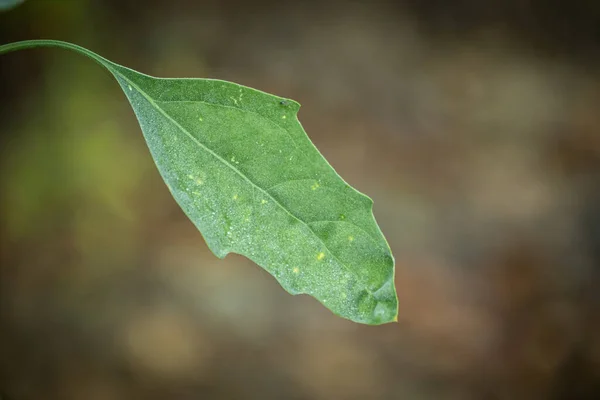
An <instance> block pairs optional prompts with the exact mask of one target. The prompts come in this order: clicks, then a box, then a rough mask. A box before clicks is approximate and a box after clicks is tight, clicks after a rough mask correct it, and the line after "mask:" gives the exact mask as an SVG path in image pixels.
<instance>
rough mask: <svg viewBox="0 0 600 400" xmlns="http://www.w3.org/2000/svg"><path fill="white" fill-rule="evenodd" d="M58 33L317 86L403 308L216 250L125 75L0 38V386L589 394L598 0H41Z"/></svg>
mask: <svg viewBox="0 0 600 400" xmlns="http://www.w3.org/2000/svg"><path fill="white" fill-rule="evenodd" d="M37 38H51V39H61V40H67V41H70V42H74V43H77V44H80V45H82V46H85V47H87V48H90V49H91V50H93V51H96V52H98V53H99V54H101V55H103V56H105V57H107V58H109V59H110V60H113V61H115V62H117V63H120V64H123V65H126V66H129V67H131V68H134V69H136V70H138V71H141V72H145V73H148V74H151V75H157V76H164V77H184V76H189V77H210V78H220V79H225V80H231V81H234V82H238V83H241V84H245V85H248V86H252V87H255V88H258V89H262V90H265V91H268V92H272V93H275V94H278V95H281V96H285V97H290V98H293V99H296V100H298V101H300V102H301V103H302V104H303V107H302V110H301V111H300V119H301V121H302V123H303V124H304V126H305V128H306V130H307V132H308V134H309V136H310V137H311V139H312V140H313V141H314V142H315V144H316V145H317V147H318V148H319V149H320V150H321V152H322V153H323V154H324V155H325V156H326V157H327V158H328V160H329V161H330V162H331V163H332V165H333V166H334V168H336V170H337V171H338V172H339V173H340V174H341V175H342V176H343V177H344V178H345V179H346V180H347V181H348V182H350V183H351V184H352V185H353V186H355V187H357V188H358V189H359V190H361V191H363V192H365V193H367V194H368V195H369V196H371V197H372V198H373V199H374V200H375V209H374V212H375V216H376V218H377V219H378V221H379V223H380V225H381V228H382V230H383V232H384V233H385V235H386V237H387V238H388V240H389V242H390V245H391V247H392V250H393V251H394V254H395V257H396V262H397V265H396V270H397V272H396V276H397V282H396V285H397V290H398V295H399V300H400V313H399V323H397V324H389V325H385V326H380V327H367V326H360V325H357V324H353V323H351V322H348V321H345V320H342V319H340V318H337V317H335V316H333V315H332V314H331V313H330V312H329V311H327V310H326V309H324V308H323V307H322V306H321V305H319V304H318V303H317V302H316V301H315V300H313V299H311V298H309V297H306V296H298V297H292V296H289V295H288V294H286V293H285V292H284V291H283V289H281V288H280V287H279V286H278V284H277V283H276V282H275V280H274V279H273V278H271V277H270V276H269V275H268V274H267V273H265V272H264V271H263V270H261V269H260V268H259V267H257V266H256V265H254V264H252V263H251V262H249V261H248V260H246V259H245V258H243V257H240V256H235V255H230V256H228V257H227V258H226V259H225V260H218V259H217V258H216V257H214V256H213V255H212V254H211V253H210V252H209V250H208V249H207V247H206V245H205V244H204V242H203V240H202V237H201V235H200V234H199V233H198V232H197V231H196V230H195V228H194V227H193V225H192V224H191V223H190V222H189V221H188V220H187V219H186V217H185V216H184V214H183V213H182V212H181V211H180V209H179V208H178V206H177V205H176V204H175V202H174V200H173V199H172V198H171V197H170V195H169V193H168V190H167V189H166V187H165V185H164V183H163V182H162V181H161V178H160V177H159V175H158V172H157V171H156V169H155V167H154V165H153V162H152V160H151V158H150V154H149V152H148V150H147V149H146V145H145V143H144V141H143V137H142V135H141V132H140V129H139V126H138V125H137V122H136V120H135V117H134V115H133V112H132V110H131V108H130V107H129V105H128V103H127V101H126V99H125V97H124V96H123V94H122V93H121V92H120V89H119V87H118V85H117V84H116V82H114V80H113V78H111V77H110V76H109V75H108V73H107V72H106V71H103V70H102V69H101V68H100V67H98V66H97V65H95V64H94V63H92V62H90V61H89V60H87V59H86V58H84V57H81V56H79V55H76V54H73V53H69V52H65V51H63V50H59V49H36V50H28V51H22V52H18V53H11V54H9V55H2V56H0V151H1V152H0V165H1V167H0V188H1V189H0V207H1V208H0V210H1V211H0V215H1V220H0V233H1V237H0V246H1V247H0V250H1V267H0V313H1V314H0V392H1V393H2V395H1V396H3V397H1V398H2V400H22V399H44V400H52V399H60V400H63V399H64V400H71V399H73V400H75V399H85V400H88V399H89V400H100V399H116V400H118V399H149V400H152V399H178V400H179V399H298V400H300V399H411V400H412V399H414V400H434V399H435V400H438V399H439V400H446V399H448V400H458V399H528V400H530V399H553V400H563V399H565V400H568V399H574V400H579V399H599V398H600V307H599V305H600V295H599V292H600V112H599V111H600V69H599V66H600V2H598V1H595V0H589V1H585V0H571V1H558V0H552V1H548V0H546V1H542V0H539V1H538V0H530V1H520V0H506V1H500V0H498V1H487V2H484V1H467V0H462V1H444V0H420V1H419V0H410V1H404V2H399V3H389V2H388V3H384V2H377V1H370V2H368V1H365V2H358V1H354V2H342V1H320V2H317V1H300V2H288V1H282V0H276V1H271V0H256V1H249V2H245V1H242V0H238V1H216V0H211V1H197V0H187V1H168V2H165V1H159V0H147V1H134V0H81V1H49V0H48V1H43V0H38V1H35V0H27V1H25V3H24V4H23V5H21V6H19V7H17V8H15V9H13V10H11V11H8V12H4V13H0V43H6V42H9V41H16V40H24V39H37Z"/></svg>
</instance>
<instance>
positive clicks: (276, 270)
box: [0, 41, 398, 325]
mask: <svg viewBox="0 0 600 400" xmlns="http://www.w3.org/2000/svg"><path fill="white" fill-rule="evenodd" d="M35 46H57V47H63V48H68V49H71V50H75V51H77V52H79V53H82V54H84V55H86V56H88V57H90V58H92V59H94V60H95V61H96V62H98V63H100V64H101V65H103V66H104V67H106V68H107V69H108V70H109V71H110V72H111V73H112V74H113V75H114V77H115V78H116V79H117V81H118V82H119V84H120V85H121V88H122V89H123V91H124V93H125V95H126V96H127V98H128V99H129V101H130V103H131V105H132V107H133V109H134V111H135V114H136V116H137V118H138V121H139V123H140V126H141V128H142V132H143V133H144V137H145V138H146V142H147V144H148V147H149V149H150V152H151V153H152V156H153V158H154V161H155V163H156V165H157V167H158V170H159V171H160V174H161V176H162V177H163V179H164V181H165V182H166V184H167V186H168V188H169V190H170V191H171V194H172V195H173V197H174V198H175V200H176V201H177V203H178V204H179V205H180V207H181V208H182V209H183V211H184V212H185V214H186V215H187V216H188V217H189V218H190V220H191V221H192V222H193V223H194V224H195V225H196V227H197V228H198V229H199V230H200V232H201V233H202V235H203V237H204V238H205V240H206V243H207V244H208V246H209V247H210V249H211V250H212V252H213V253H214V254H215V255H216V256H217V257H219V258H223V257H225V255H227V254H228V253H237V254H242V255H244V256H246V257H248V258H249V259H251V260H252V261H254V262H255V263H257V264H258V265H260V266H261V267H263V268H264V269H265V270H267V271H268V272H269V273H270V274H271V275H273V276H274V277H275V278H276V279H277V280H278V282H279V283H280V284H281V286H282V287H283V288H284V289H285V290H286V291H288V292H289V293H291V294H300V293H306V294H309V295H311V296H313V297H314V298H316V299H317V300H319V301H320V302H321V303H322V304H323V305H325V306H326V307H327V308H329V309H330V310H331V311H333V312H334V313H335V314H337V315H339V316H341V317H344V318H348V319H350V320H352V321H356V322H360V323H366V324H374V325H375V324H382V323H386V322H391V321H395V320H396V318H397V307H398V304H397V297H396V292H395V287H394V259H393V256H392V253H391V251H390V248H389V246H388V244H387V242H386V240H385V238H384V237H383V235H382V233H381V231H380V229H379V227H378V226H377V223H376V222H375V219H374V217H373V213H372V204H373V203H372V201H371V199H369V198H368V197H366V196H365V195H363V194H361V193H359V192H358V191H356V190H355V189H353V188H352V187H350V186H349V185H348V184H347V183H346V182H344V180H342V178H340V176H339V175H338V174H337V173H336V172H335V171H334V170H333V168H332V167H331V166H330V165H329V164H328V163H327V161H326V160H325V159H324V158H323V156H322V155H321V154H320V153H319V152H318V150H317V149H316V148H315V146H314V145H313V144H312V142H311V141H310V139H309V138H308V136H307V135H306V133H305V132H304V129H303V128H302V126H301V125H300V122H299V121H298V119H297V113H298V109H299V107H300V105H299V104H298V103H297V102H295V101H293V100H289V99H284V98H281V97H277V96H273V95H270V94H267V93H264V92H261V91H258V90H255V89H251V88H248V87H245V86H241V85H238V84H235V83H230V82H225V81H221V80H212V79H162V78H154V77H151V76H148V75H144V74H141V73H139V72H136V71H133V70H131V69H129V68H126V67H123V66H120V65H117V64H115V63H113V62H111V61H108V60H106V59H104V58H102V57H100V56H98V55H97V54H95V53H92V52H90V51H89V50H86V49H84V48H81V47H79V46H76V45H73V44H69V43H65V42H57V41H28V42H19V43H13V44H8V45H5V46H1V47H0V53H3V52H7V51H11V50H16V49H18V48H27V47H35Z"/></svg>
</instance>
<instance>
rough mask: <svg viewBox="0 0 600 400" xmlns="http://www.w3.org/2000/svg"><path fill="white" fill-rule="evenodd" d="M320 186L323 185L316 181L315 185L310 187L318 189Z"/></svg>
mask: <svg viewBox="0 0 600 400" xmlns="http://www.w3.org/2000/svg"><path fill="white" fill-rule="evenodd" d="M320 187H321V185H319V182H315V183H314V185H312V186H311V187H310V188H311V189H312V190H317V189H318V188H320Z"/></svg>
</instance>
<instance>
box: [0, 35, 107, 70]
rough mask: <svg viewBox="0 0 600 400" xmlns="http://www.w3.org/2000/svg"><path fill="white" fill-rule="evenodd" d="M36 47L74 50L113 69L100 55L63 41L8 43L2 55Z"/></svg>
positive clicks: (2, 46) (40, 40)
mask: <svg viewBox="0 0 600 400" xmlns="http://www.w3.org/2000/svg"><path fill="white" fill-rule="evenodd" d="M35 47H58V48H62V49H67V50H72V51H74V52H76V53H79V54H83V55H84V56H86V57H89V58H91V59H92V60H94V61H96V62H97V63H98V64H100V65H102V66H103V67H105V68H108V69H109V70H110V69H111V68H110V66H111V64H112V63H111V62H110V61H108V60H107V59H105V58H104V57H101V56H99V55H98V54H96V53H94V52H93V51H90V50H88V49H85V48H83V47H81V46H78V45H76V44H73V43H68V42H63V41H61V40H50V39H39V40H23V41H21V42H14V43H7V44H3V45H0V54H5V53H10V52H11V51H17V50H25V49H32V48H35Z"/></svg>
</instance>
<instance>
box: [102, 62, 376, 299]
mask: <svg viewBox="0 0 600 400" xmlns="http://www.w3.org/2000/svg"><path fill="white" fill-rule="evenodd" d="M110 69H111V71H113V73H115V74H118V75H119V77H121V78H122V79H124V80H125V81H127V83H128V84H129V85H131V86H132V87H134V88H135V90H136V91H137V92H138V93H140V94H141V95H142V96H143V97H144V98H145V99H146V100H147V101H148V102H149V103H150V105H152V107H154V108H155V109H156V110H157V111H158V112H159V113H161V114H162V115H163V116H164V117H166V118H167V119H168V120H169V121H171V122H172V123H173V124H174V125H175V126H176V127H177V128H179V129H180V130H181V131H182V132H183V133H184V134H185V135H186V136H187V137H189V138H190V139H191V140H192V141H193V142H194V143H196V144H197V145H198V146H200V147H201V148H203V149H204V150H206V151H207V152H208V153H209V154H211V155H212V156H214V157H215V158H216V159H218V160H219V161H221V162H222V163H223V164H225V165H226V166H228V167H229V168H231V169H232V170H233V171H234V172H235V173H236V174H238V175H239V176H241V177H242V178H243V179H244V180H246V181H247V182H248V183H250V184H251V185H252V186H254V187H255V188H257V189H258V190H260V191H261V192H262V193H264V194H265V195H266V196H268V197H269V198H270V199H271V200H272V201H273V202H275V204H277V205H278V206H279V207H280V208H281V209H282V210H283V211H285V212H286V213H287V214H288V215H289V216H290V217H292V218H294V219H295V220H297V221H299V222H301V223H302V224H304V226H306V227H307V228H308V229H309V230H310V231H311V232H312V233H313V235H315V237H316V238H317V239H318V240H319V241H320V242H321V243H322V244H323V246H324V247H325V249H326V250H327V251H328V252H329V253H330V254H331V255H332V256H333V258H334V259H335V261H337V262H338V263H339V264H340V265H342V266H343V267H344V268H345V269H346V270H347V271H348V272H350V273H351V274H352V275H354V276H355V277H356V279H357V280H358V281H359V282H360V283H361V284H362V285H363V287H364V290H366V291H367V293H369V294H370V295H371V296H373V297H375V296H374V295H373V292H372V291H371V290H370V289H369V288H368V287H367V285H366V284H365V282H364V281H363V280H362V279H361V277H360V276H359V275H358V273H357V272H356V271H354V270H353V269H351V268H350V267H348V266H347V265H346V264H344V263H343V262H342V261H340V259H339V258H338V257H337V256H336V255H335V253H333V251H331V250H330V249H329V247H327V244H326V243H325V242H324V241H323V239H321V238H320V237H319V235H317V234H316V233H315V231H313V229H312V228H311V227H310V226H309V225H308V223H307V222H305V221H303V220H302V219H300V218H298V217H297V216H295V215H294V214H292V213H291V212H290V211H289V210H288V209H287V208H285V207H284V206H283V204H281V203H280V202H279V201H277V199H275V198H274V197H273V196H272V195H271V194H270V193H268V192H266V191H265V190H263V188H261V187H260V186H258V185H257V184H256V183H254V182H253V181H252V180H250V178H248V177H247V176H246V175H244V174H242V173H241V172H240V171H239V170H238V169H237V168H235V167H234V166H233V165H231V164H230V163H228V162H227V160H225V159H224V158H223V157H221V156H220V155H218V154H217V153H215V152H214V151H213V150H211V149H210V148H208V147H206V145H204V144H203V143H202V142H200V141H199V140H198V139H196V138H195V137H194V136H193V135H192V134H191V133H190V132H188V131H187V129H185V128H184V127H183V126H181V124H180V123H178V122H177V121H175V120H174V119H173V117H171V116H170V115H169V114H167V113H166V112H165V111H164V110H163V109H162V108H161V107H159V106H158V105H157V104H156V102H155V101H154V99H153V98H152V97H150V96H149V95H148V94H147V93H146V92H145V91H143V90H142V89H141V88H140V87H139V86H138V85H137V84H135V82H133V81H132V80H130V79H129V78H127V77H126V76H125V75H123V74H122V73H120V72H119V71H118V70H116V69H113V68H110ZM263 118H264V117H263ZM276 125H277V124H276ZM277 126H279V125H277ZM279 127H280V128H282V129H284V130H285V128H283V127H281V126H279ZM286 131H287V130H286ZM288 135H289V132H288ZM386 283H387V281H386V282H384V283H383V285H381V286H382V287H383V286H384V285H385V284H386ZM377 290H379V289H377ZM377 290H376V291H377Z"/></svg>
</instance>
